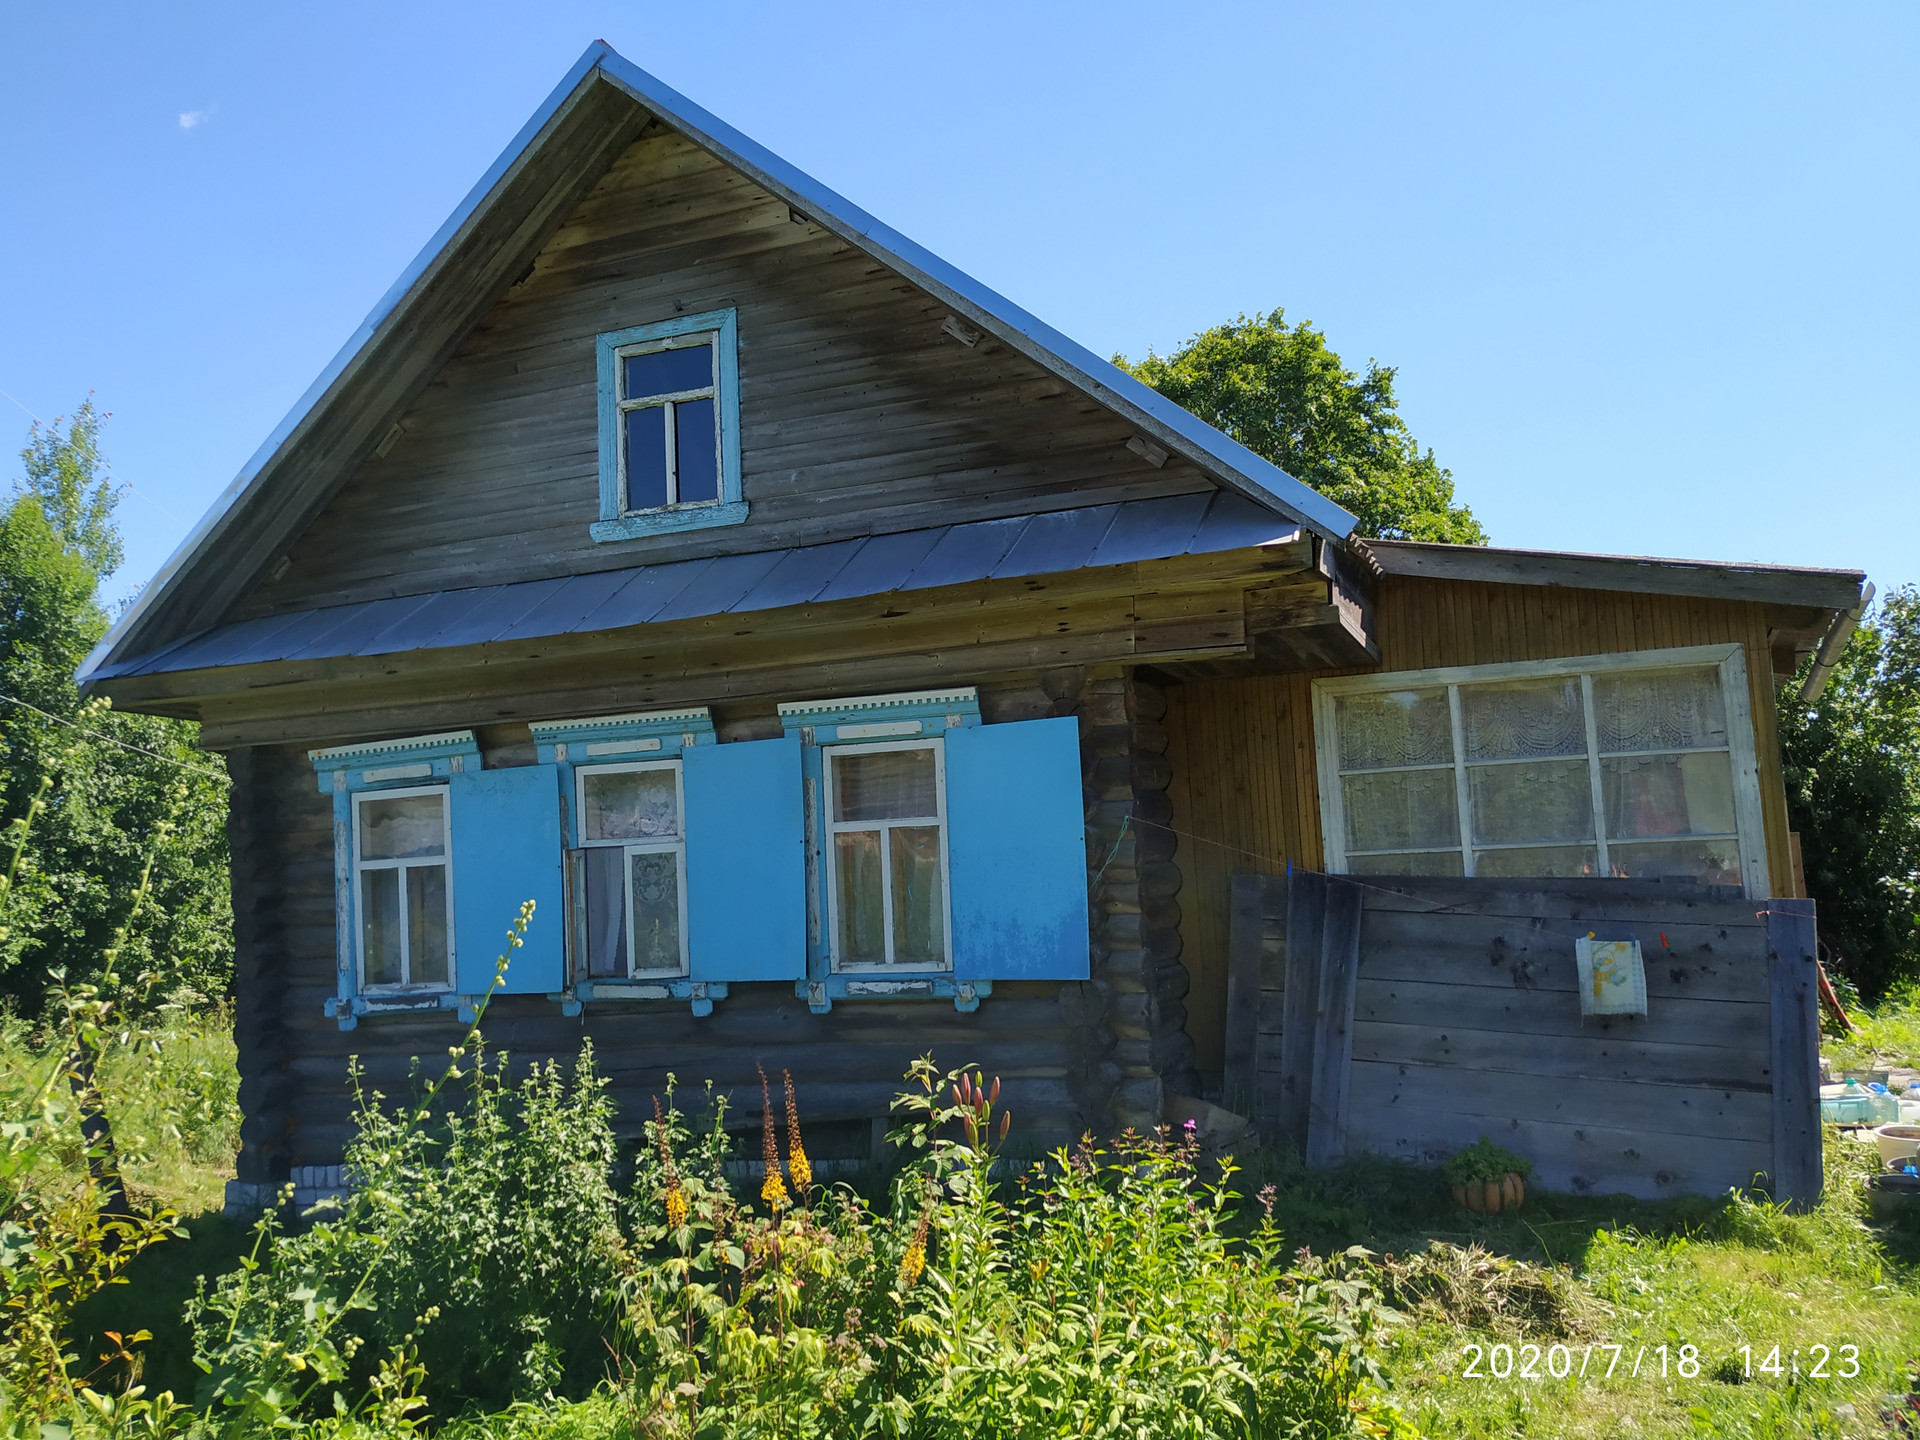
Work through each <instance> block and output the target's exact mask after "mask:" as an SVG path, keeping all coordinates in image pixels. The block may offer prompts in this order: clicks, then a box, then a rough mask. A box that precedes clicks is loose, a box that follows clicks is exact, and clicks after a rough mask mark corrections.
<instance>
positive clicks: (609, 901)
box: [575, 760, 687, 979]
mask: <svg viewBox="0 0 1920 1440" xmlns="http://www.w3.org/2000/svg"><path fill="white" fill-rule="evenodd" d="M575 783H576V786H577V796H576V802H577V807H578V808H577V809H576V811H575V813H576V815H577V816H578V817H579V820H578V833H579V840H580V846H581V849H582V850H583V851H584V852H585V856H584V858H585V862H586V864H585V880H586V896H585V901H586V911H587V913H586V945H587V956H586V962H587V974H588V976H589V977H591V978H594V979H628V978H642V977H656V976H675V975H684V974H686V973H687V864H686V861H687V846H686V829H685V826H684V825H683V824H682V820H681V817H682V815H683V813H684V810H685V806H684V801H683V795H682V788H681V773H680V762H679V761H678V760H657V761H651V762H645V763H639V764H627V765H595V766H589V767H583V768H581V769H580V770H578V771H576V772H575Z"/></svg>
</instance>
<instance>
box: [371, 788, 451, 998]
mask: <svg viewBox="0 0 1920 1440" xmlns="http://www.w3.org/2000/svg"><path fill="white" fill-rule="evenodd" d="M354 800H355V804H354V872H355V873H354V879H355V885H356V888H357V889H358V891H359V901H360V904H359V911H360V984H361V987H362V988H363V989H369V990H379V989H412V988H429V987H444V986H446V984H447V983H448V974H447V957H448V943H447V932H448V928H449V926H448V917H449V910H448V904H447V900H448V894H447V854H448V851H449V848H450V846H449V844H448V835H447V792H446V791H445V790H444V789H441V788H438V787H435V788H433V789H429V790H387V791H372V792H368V793H365V794H361V795H357V796H355V797H354Z"/></svg>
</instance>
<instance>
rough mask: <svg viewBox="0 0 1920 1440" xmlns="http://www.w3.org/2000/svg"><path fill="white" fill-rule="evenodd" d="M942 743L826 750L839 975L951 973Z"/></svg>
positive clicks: (829, 852) (830, 875) (835, 952)
mask: <svg viewBox="0 0 1920 1440" xmlns="http://www.w3.org/2000/svg"><path fill="white" fill-rule="evenodd" d="M943 743H944V742H942V741H939V740H931V741H922V742H920V743H917V744H905V745H861V746H854V747H848V748H845V749H835V748H829V749H828V750H827V751H826V757H825V763H826V786H827V796H828V814H827V830H828V845H827V847H826V849H827V866H828V886H827V894H828V903H829V906H830V909H831V915H830V917H829V919H830V924H831V928H832V934H833V964H834V968H835V969H836V970H848V969H865V968H873V967H881V966H900V967H903V968H906V969H912V970H944V969H946V968H947V967H948V955H949V946H948V940H947V854H946V799H945V788H946V784H945V775H944V773H943V770H944V766H943V760H944V756H943V754H942V746H943Z"/></svg>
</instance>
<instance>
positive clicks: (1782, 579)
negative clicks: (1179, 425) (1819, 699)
mask: <svg viewBox="0 0 1920 1440" xmlns="http://www.w3.org/2000/svg"><path fill="white" fill-rule="evenodd" d="M1353 548H1354V549H1356V550H1358V551H1361V552H1363V553H1364V554H1365V555H1366V556H1368V557H1370V558H1371V560H1372V561H1373V563H1374V564H1375V565H1376V566H1378V568H1379V570H1380V571H1381V573H1382V574H1386V575H1410V576H1424V577H1426V578H1428V579H1437V580H1472V581H1478V582H1481V583H1484V584H1494V585H1545V586H1553V587H1559V588H1564V589H1575V590H1626V591H1637V592H1641V593H1644V594H1653V595H1692V596H1698V597H1700V598H1702V599H1711V600H1745V601H1752V602H1755V603H1760V604H1773V605H1800V606H1806V607H1808V608H1811V609H1819V610H1829V611H1834V612H1841V611H1846V610H1850V609H1852V608H1853V607H1855V606H1856V605H1858V604H1859V603H1860V596H1861V593H1862V587H1863V586H1864V585H1865V584H1866V579H1867V577H1866V573H1865V572H1864V571H1860V570H1824V569H1815V568H1810V567H1805V566H1788V565H1759V564H1744V563H1736V562H1726V561H1718V560H1676V559H1665V558H1661V557H1658V556H1648V555H1594V554H1583V553H1579V552H1576V551H1562V550H1514V549H1506V548H1496V547H1493V546H1489V545H1439V544H1433V543H1429V542H1424V541H1413V540H1366V541H1356V542H1354V546H1353Z"/></svg>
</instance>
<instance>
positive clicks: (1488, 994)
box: [1228, 873, 1819, 1198]
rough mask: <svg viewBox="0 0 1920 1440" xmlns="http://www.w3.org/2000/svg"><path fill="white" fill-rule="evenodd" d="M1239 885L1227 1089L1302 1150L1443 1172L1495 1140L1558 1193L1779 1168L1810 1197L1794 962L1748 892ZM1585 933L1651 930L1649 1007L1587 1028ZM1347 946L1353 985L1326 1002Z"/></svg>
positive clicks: (1743, 1177)
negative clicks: (1783, 1071)
mask: <svg viewBox="0 0 1920 1440" xmlns="http://www.w3.org/2000/svg"><path fill="white" fill-rule="evenodd" d="M1233 883H1234V886H1235V898H1236V902H1237V903H1236V906H1235V911H1234V919H1235V924H1236V926H1237V927H1239V930H1238V933H1237V934H1236V935H1235V952H1234V953H1235V962H1236V976H1235V981H1236V985H1235V988H1236V992H1237V993H1238V994H1241V995H1249V996H1256V997H1257V998H1256V999H1255V1001H1254V1003H1253V1004H1252V1005H1251V1006H1250V1007H1249V1008H1250V1011H1251V1014H1250V1016H1249V1018H1250V1019H1251V1022H1252V1023H1251V1024H1250V1025H1247V1026H1245V1027H1241V1028H1244V1029H1245V1030H1246V1032H1247V1033H1246V1034H1244V1035H1238V1036H1236V1041H1237V1043H1236V1045H1235V1057H1236V1066H1235V1070H1234V1072H1233V1073H1231V1074H1230V1076H1229V1081H1228V1083H1229V1085H1230V1087H1232V1088H1233V1089H1234V1090H1235V1091H1236V1093H1238V1094H1242V1095H1250V1097H1251V1100H1252V1112H1253V1114H1254V1116H1255V1118H1256V1120H1257V1121H1258V1122H1259V1124H1260V1126H1261V1128H1262V1130H1263V1131H1265V1132H1268V1133H1281V1134H1288V1135H1291V1136H1292V1138H1293V1139H1294V1140H1295V1142H1296V1143H1298V1144H1300V1145H1301V1146H1302V1147H1303V1148H1304V1150H1305V1152H1306V1154H1307V1156H1308V1158H1309V1161H1310V1162H1314V1161H1317V1163H1323V1164H1324V1163H1330V1162H1331V1161H1333V1160H1336V1159H1338V1158H1340V1157H1341V1156H1342V1155H1343V1154H1344V1155H1351V1154H1354V1153H1356V1152H1361V1151H1370V1152H1373V1153H1376V1154H1381V1155H1388V1156H1393V1157H1396V1158H1400V1159H1406V1160H1413V1161H1416V1162H1419V1163H1423V1164H1434V1163H1438V1162H1439V1161H1441V1160H1443V1159H1445V1158H1446V1157H1447V1156H1448V1155H1450V1154H1452V1153H1453V1152H1454V1151H1455V1150H1458V1149H1460V1148H1462V1147H1463V1146H1466V1145H1470V1144H1472V1143H1473V1142H1474V1141H1475V1140H1477V1139H1478V1138H1479V1137H1480V1136H1481V1135H1489V1136H1491V1137H1492V1138H1493V1140H1494V1141H1495V1142H1496V1143H1499V1144H1502V1145H1505V1146H1507V1147H1508V1148H1509V1149H1512V1150H1514V1151H1516V1152H1518V1153H1519V1154H1521V1155H1524V1156H1525V1157H1526V1158H1528V1159H1529V1160H1531V1161H1533V1163H1534V1165H1535V1167H1536V1171H1535V1173H1536V1178H1537V1179H1538V1181H1539V1182H1540V1183H1541V1184H1543V1185H1545V1186H1547V1187H1548V1188H1550V1189H1555V1190H1564V1191H1572V1192H1575V1193H1615V1192H1625V1193H1628V1194H1634V1195H1640V1196H1643V1197H1658V1196H1667V1195H1676V1194H1705V1195H1711V1194H1718V1193H1721V1192H1723V1191H1724V1190H1726V1189H1727V1188H1728V1187H1729V1186H1744V1185H1748V1184H1751V1183H1752V1181H1753V1179H1754V1177H1755V1176H1756V1175H1757V1174H1767V1175H1770V1176H1775V1177H1778V1178H1779V1179H1781V1180H1782V1181H1783V1182H1784V1184H1785V1187H1786V1193H1789V1194H1794V1195H1796V1196H1798V1197H1799V1198H1807V1197H1806V1196H1805V1195H1801V1194H1800V1192H1801V1191H1804V1190H1805V1189H1806V1188H1807V1187H1808V1186H1809V1185H1811V1193H1813V1194H1817V1193H1818V1187H1819V1180H1818V1175H1819V1165H1818V1157H1819V1135H1818V1126H1817V1124H1816V1125H1811V1126H1808V1125H1801V1126H1800V1127H1799V1128H1798V1129H1797V1130H1793V1131H1792V1133H1790V1134H1786V1138H1785V1139H1784V1141H1783V1140H1782V1139H1781V1138H1780V1137H1781V1135H1782V1134H1783V1133H1785V1132H1783V1131H1782V1117H1788V1118H1791V1117H1793V1116H1795V1115H1796V1114H1797V1113H1798V1111H1799V1110H1807V1109H1808V1102H1807V1100H1806V1096H1805V1094H1802V1093H1800V1092H1802V1091H1805V1090H1806V1089H1807V1087H1806V1086H1805V1085H1804V1084H1799V1085H1798V1086H1797V1088H1796V1086H1795V1083H1794V1082H1792V1077H1791V1076H1789V1077H1788V1082H1789V1083H1788V1084H1786V1085H1785V1086H1784V1087H1782V1086H1780V1085H1777V1084H1776V1071H1777V1070H1778V1069H1779V1068H1780V1067H1781V1064H1782V1062H1781V1059H1780V1058H1779V1057H1781V1056H1782V1055H1786V1056H1793V1055H1797V1053H1798V1051H1799V1050H1800V1049H1804V1048H1805V1047H1806V1046H1807V1045H1809V1044H1811V1036H1812V1031H1811V1028H1810V1027H1811V1025H1812V1023H1813V1020H1812V1011H1811V1009H1810V1008H1806V1007H1802V1008H1803V1010H1804V1013H1801V1012H1800V1011H1795V1012H1793V1013H1791V1014H1777V1013H1776V1010H1777V1008H1778V1007H1777V1004H1776V1000H1775V997H1774V993H1773V992H1774V989H1775V985H1776V981H1775V978H1774V975H1773V971H1774V970H1775V969H1777V968H1778V966H1779V965H1780V964H1781V963H1783V962H1782V960H1781V959H1780V958H1778V957H1776V956H1775V955H1774V953H1773V952H1774V951H1775V950H1776V949H1777V945H1776V944H1775V943H1774V942H1772V941H1770V937H1769V926H1768V922H1767V919H1766V917H1765V916H1764V915H1759V914H1756V913H1755V910H1756V907H1755V905H1754V903H1753V902H1752V901H1750V900H1745V899H1741V898H1738V897H1733V898H1727V897H1725V896H1724V894H1723V893H1722V894H1719V895H1716V893H1715V892H1711V891H1709V890H1706V889H1704V888H1702V887H1696V886H1684V885H1665V884H1659V883H1650V882H1639V881H1592V880H1586V881H1545V882H1528V881H1520V882H1512V881H1506V882H1500V881H1487V880H1424V879H1423V880H1406V881H1401V880H1394V881H1387V882H1382V881H1378V880H1370V881H1368V882H1366V883H1364V884H1355V883H1351V882H1346V881H1342V880H1339V879H1337V878H1336V879H1333V880H1331V881H1328V880H1325V879H1323V878H1322V877H1319V876H1317V875H1309V874H1304V873H1302V874H1297V875H1295V876H1294V877H1293V879H1292V881H1291V882H1289V881H1288V880H1286V879H1285V878H1273V877H1263V876H1254V875H1243V876H1238V877H1235V880H1234V882H1233ZM1388 885H1391V886H1393V887H1394V888H1392V889H1389V888H1386V887H1387V886H1388ZM1335 898H1345V899H1347V900H1352V901H1356V902H1357V904H1356V905H1355V906H1354V908H1355V909H1356V910H1357V913H1358V917H1359V925H1358V932H1357V934H1358V939H1357V944H1356V943H1355V942H1354V937H1353V936H1352V935H1350V934H1349V935H1346V936H1344V937H1337V936H1336V935H1335V932H1336V930H1337V929H1338V927H1337V926H1336V924H1335V917H1336V912H1337V910H1338V908H1339V907H1338V906H1337V905H1336V904H1334V903H1333V901H1334V899H1335ZM1786 903H1798V904H1800V905H1802V906H1804V905H1806V904H1807V902H1804V901H1802V902H1786ZM1589 932H1597V933H1598V934H1599V935H1600V937H1601V938H1603V939H1625V938H1638V939H1639V940H1640V941H1641V944H1642V947H1643V951H1644V954H1645V960H1646V975H1647V1014H1646V1016H1644V1017H1602V1018H1593V1019H1582V1017H1581V1015H1580V1000H1579V995H1578V994H1577V993H1576V985H1575V978H1576V973H1577V972H1576V968H1575V959H1574V940H1575V938H1576V937H1578V936H1580V935H1585V934H1587V933H1589ZM1662 936H1664V937H1665V941H1666V946H1665V948H1663V947H1662V945H1661V943H1660V937H1662ZM1323 951H1324V952H1325V953H1323ZM1336 952H1338V953H1336ZM1349 952H1350V957H1349V963H1351V964H1354V965H1357V983H1352V984H1351V988H1350V989H1349V990H1347V991H1346V992H1344V993H1342V994H1338V995H1333V996H1331V997H1330V996H1329V995H1328V994H1327V993H1326V991H1327V989H1328V987H1329V985H1330V984H1332V983H1336V982H1337V979H1338V977H1339V976H1340V975H1341V974H1342V971H1341V969H1340V961H1341V958H1342V956H1343V955H1347V954H1348V953H1349ZM1798 958H1799V957H1798V956H1793V957H1789V959H1793V960H1797V959H1798ZM1809 968H1810V967H1809ZM1316 986H1317V987H1318V988H1319V990H1320V992H1321V993H1318V994H1302V993H1300V992H1303V991H1314V990H1315V988H1316ZM1343 1022H1344V1027H1345V1028H1344V1031H1343V1029H1342V1025H1343ZM1802 1031H1805V1032H1806V1033H1805V1034H1802V1033H1801V1032H1802ZM1776 1032H1779V1033H1776ZM1789 1068H1791V1067H1789ZM1796 1107H1797V1109H1796ZM1801 1118H1802V1119H1804V1117H1801ZM1809 1146H1810V1147H1811V1162H1810V1163H1809V1160H1808V1154H1807V1153H1806V1152H1807V1151H1808V1147H1809ZM1809 1177H1811V1178H1809Z"/></svg>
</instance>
